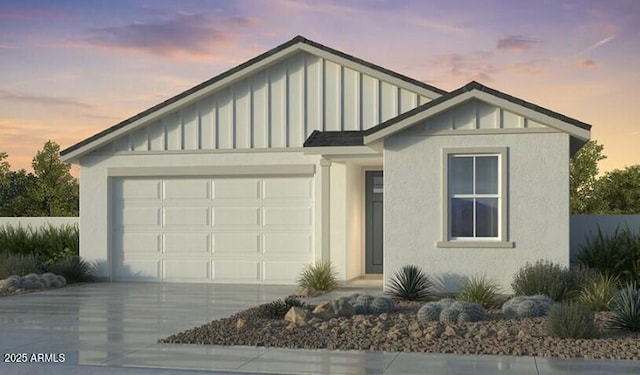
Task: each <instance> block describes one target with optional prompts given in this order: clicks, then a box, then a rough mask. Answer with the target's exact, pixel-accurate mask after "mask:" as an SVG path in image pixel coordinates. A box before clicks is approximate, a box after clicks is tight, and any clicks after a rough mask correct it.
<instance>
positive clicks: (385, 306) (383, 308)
mask: <svg viewBox="0 0 640 375" xmlns="http://www.w3.org/2000/svg"><path fill="white" fill-rule="evenodd" d="M395 308H396V303H395V302H394V301H393V299H391V298H389V297H376V298H374V299H373V301H371V304H370V305H369V311H370V312H371V313H372V314H382V313H390V312H393V310H395Z"/></svg>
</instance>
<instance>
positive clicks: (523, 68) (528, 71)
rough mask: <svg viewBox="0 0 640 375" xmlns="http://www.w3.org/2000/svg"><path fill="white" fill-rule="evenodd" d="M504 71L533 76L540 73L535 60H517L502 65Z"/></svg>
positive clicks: (540, 70)
mask: <svg viewBox="0 0 640 375" xmlns="http://www.w3.org/2000/svg"><path fill="white" fill-rule="evenodd" d="M504 71H506V72H509V73H515V74H519V75H522V76H535V75H539V74H541V73H542V69H541V68H540V64H539V63H538V62H537V61H528V62H517V63H514V64H511V65H507V66H505V67H504Z"/></svg>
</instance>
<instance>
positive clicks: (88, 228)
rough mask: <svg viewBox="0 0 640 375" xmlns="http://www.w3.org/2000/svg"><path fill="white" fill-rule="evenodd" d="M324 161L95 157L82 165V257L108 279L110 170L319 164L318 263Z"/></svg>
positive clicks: (284, 155) (262, 156)
mask: <svg viewBox="0 0 640 375" xmlns="http://www.w3.org/2000/svg"><path fill="white" fill-rule="evenodd" d="M319 161H320V158H319V157H318V156H315V155H311V156H310V155H304V154H303V153H302V152H300V151H289V152H240V153H215V152H214V153H202V152H194V153H158V154H155V153H149V154H126V153H125V154H120V155H111V156H107V155H96V156H87V157H83V158H82V159H81V160H80V166H81V168H80V181H82V183H81V185H80V212H81V217H80V255H81V256H82V257H83V258H84V259H86V260H87V261H89V262H94V263H95V264H96V265H97V271H96V276H98V277H103V278H108V277H109V276H110V272H111V270H110V265H109V261H110V255H109V249H110V243H109V242H110V240H111V236H110V233H111V209H112V207H111V202H110V196H111V192H110V186H111V178H110V177H109V174H110V172H109V171H110V169H111V171H113V169H114V168H133V169H134V170H137V171H143V170H144V169H145V168H161V169H162V168H165V169H167V170H170V169H171V170H173V171H176V168H178V169H179V170H181V171H182V173H184V174H185V175H187V176H188V175H189V168H191V167H212V166H232V167H234V166H235V167H239V168H240V167H242V166H262V165H264V166H274V165H275V166H282V165H315V170H316V172H315V179H316V184H315V185H316V188H315V195H316V197H315V214H314V219H315V220H314V221H315V223H314V227H315V231H314V246H313V248H314V258H315V259H319V258H318V255H319V254H320V251H321V248H322V247H321V246H322V221H321V220H320V219H321V218H320V216H319V215H320V212H321V205H322V189H321V185H322V184H321V181H320V177H319V176H320V175H321V173H320V170H321V167H320V164H319Z"/></svg>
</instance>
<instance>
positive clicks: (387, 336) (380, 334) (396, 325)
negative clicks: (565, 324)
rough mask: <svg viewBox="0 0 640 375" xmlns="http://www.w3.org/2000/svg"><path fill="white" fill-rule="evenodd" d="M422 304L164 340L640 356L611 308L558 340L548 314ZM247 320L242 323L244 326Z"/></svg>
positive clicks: (233, 319)
mask: <svg viewBox="0 0 640 375" xmlns="http://www.w3.org/2000/svg"><path fill="white" fill-rule="evenodd" d="M420 306H422V303H415V302H400V303H398V308H397V309H396V311H394V312H393V313H388V314H387V313H384V314H380V315H354V316H353V317H351V318H332V319H329V320H327V321H323V320H319V319H313V320H311V321H310V322H309V324H308V325H302V326H300V325H295V324H293V323H289V322H286V321H284V320H269V319H256V318H253V317H252V315H253V314H254V313H255V310H256V308H252V309H249V310H245V311H242V312H240V313H238V314H235V315H232V316H230V317H228V318H224V319H220V320H215V321H212V322H210V323H208V324H205V325H203V326H200V327H195V328H193V329H190V330H187V331H184V332H180V333H177V334H175V335H172V336H169V337H167V338H164V339H160V340H159V342H160V343H184V344H210V345H248V346H264V347H281V348H304V349H320V348H323V349H331V350H372V351H389V352H428V353H452V354H478V355H479V354H489V355H514V356H540V357H559V358H588V359H628V360H639V359H640V333H632V332H620V331H612V330H608V329H607V328H606V324H605V322H606V320H607V314H608V313H598V314H597V315H596V322H597V325H598V327H599V335H598V337H597V338H594V339H589V340H574V339H559V338H553V337H549V336H547V334H546V333H545V324H546V318H544V317H543V318H527V319H506V318H504V316H503V315H502V313H501V312H500V311H497V310H496V311H491V312H490V313H489V319H488V320H486V321H482V322H477V323H463V324H459V325H452V326H447V325H445V324H442V323H438V322H419V321H418V320H417V318H416V312H417V311H418V309H419V307H420ZM239 321H240V323H239Z"/></svg>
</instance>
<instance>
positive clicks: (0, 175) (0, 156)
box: [0, 152, 11, 190]
mask: <svg viewBox="0 0 640 375" xmlns="http://www.w3.org/2000/svg"><path fill="white" fill-rule="evenodd" d="M7 157H9V155H7V153H6V152H0V190H1V189H5V188H6V187H7V186H9V173H10V172H11V169H10V168H11V165H10V164H9V162H8V161H6V160H5V159H6V158H7Z"/></svg>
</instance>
